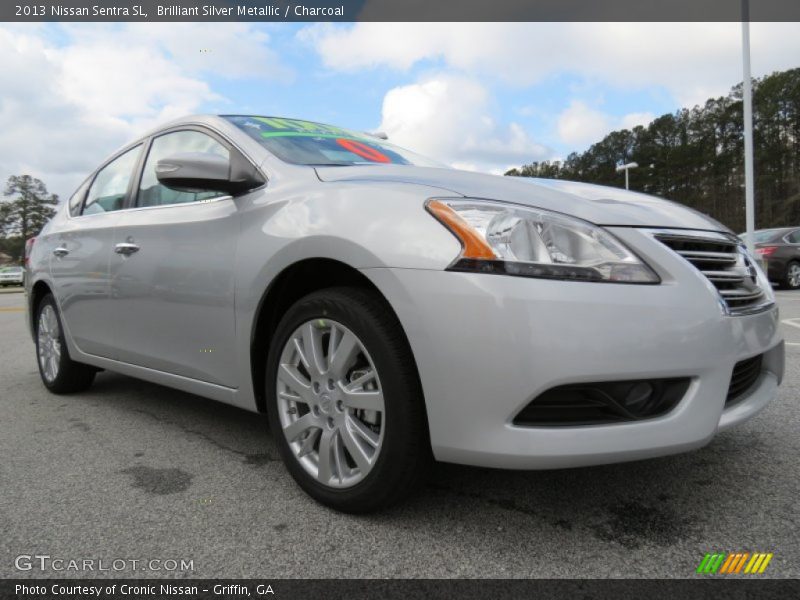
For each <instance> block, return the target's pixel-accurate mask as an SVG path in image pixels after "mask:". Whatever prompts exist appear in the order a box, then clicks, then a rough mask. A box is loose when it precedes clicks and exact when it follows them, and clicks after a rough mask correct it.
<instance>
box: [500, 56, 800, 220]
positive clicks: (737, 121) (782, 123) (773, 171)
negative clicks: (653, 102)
mask: <svg viewBox="0 0 800 600" xmlns="http://www.w3.org/2000/svg"><path fill="white" fill-rule="evenodd" d="M753 124H754V138H753V141H754V148H755V171H756V180H755V192H756V211H757V212H756V226H757V227H760V228H767V227H780V226H790V225H791V226H795V225H800V69H791V70H789V71H783V72H779V73H773V74H771V75H767V76H766V77H763V78H761V79H756V80H754V82H753ZM630 161H635V162H637V163H639V168H638V169H634V170H632V171H631V172H630V187H631V189H632V190H637V191H642V192H646V193H648V194H654V195H656V196H661V197H664V198H669V199H671V200H676V201H678V202H682V203H684V204H686V205H688V206H691V207H692V208H695V209H697V210H699V211H701V212H704V213H707V214H709V215H711V216H713V217H714V218H716V219H717V220H719V221H721V222H722V223H725V224H726V225H728V226H729V227H731V228H732V229H734V230H735V231H741V230H742V229H744V218H745V213H744V164H743V163H744V141H743V128H742V85H741V84H739V85H737V86H735V87H734V88H733V89H731V91H730V93H729V94H728V95H726V96H722V97H720V98H711V99H709V100H708V101H706V103H705V104H704V105H703V106H695V107H694V108H692V109H683V110H680V111H678V112H676V113H672V114H666V115H662V116H660V117H658V118H656V119H655V120H653V121H652V122H651V123H649V124H648V125H647V126H644V127H642V126H639V127H634V128H633V129H632V130H625V129H623V130H621V131H613V132H611V133H609V134H608V135H607V136H606V137H605V138H603V139H602V140H600V141H599V142H597V143H595V144H593V145H592V146H591V147H590V148H589V149H588V150H586V151H585V152H582V153H572V154H570V155H569V156H568V157H567V158H566V160H565V161H564V162H563V163H560V164H559V163H549V162H547V161H545V162H534V163H531V164H529V165H524V166H522V167H519V168H517V169H511V170H510V171H508V173H506V174H507V175H514V176H521V177H549V178H554V179H571V180H574V181H585V182H590V183H599V184H603V185H612V186H618V187H622V186H623V185H624V183H623V182H624V178H623V177H622V176H621V175H620V174H618V173H616V171H615V167H616V165H617V164H619V163H621V162H630Z"/></svg>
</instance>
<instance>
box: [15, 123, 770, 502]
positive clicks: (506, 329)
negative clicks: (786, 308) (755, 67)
mask: <svg viewBox="0 0 800 600" xmlns="http://www.w3.org/2000/svg"><path fill="white" fill-rule="evenodd" d="M26 288H27V291H28V299H29V323H30V326H31V329H32V333H33V337H34V340H35V342H36V354H37V361H38V364H39V370H40V372H41V377H42V381H43V382H44V385H45V386H46V387H47V388H48V389H49V390H51V391H52V392H54V393H69V392H77V391H80V390H83V389H85V388H87V386H89V385H90V384H91V383H92V380H93V378H94V377H95V373H96V372H97V370H98V369H107V370H110V371H117V372H120V373H124V374H127V375H130V376H133V377H138V378H141V379H146V380H149V381H152V382H156V383H159V384H162V385H166V386H170V387H173V388H177V389H180V390H185V391H188V392H191V393H193V394H197V395H199V396H205V397H207V398H212V399H215V400H219V401H222V402H226V403H229V404H232V405H235V406H239V407H242V408H245V409H248V410H251V411H254V412H260V413H266V414H267V415H268V421H269V425H270V428H271V430H272V433H273V436H274V440H275V443H276V445H277V447H278V448H279V450H280V453H281V455H282V457H283V459H284V461H285V462H286V466H287V468H288V470H289V472H290V473H291V474H292V476H293V477H294V478H295V479H296V481H297V483H298V484H299V485H300V486H301V487H302V488H303V489H304V490H305V491H306V492H308V493H309V494H310V495H311V496H313V497H314V498H316V499H317V500H318V501H320V502H323V503H325V504H327V505H329V506H332V507H335V508H337V509H340V510H345V511H351V512H364V511H368V510H374V509H377V508H380V507H383V506H385V505H387V504H389V503H391V502H393V501H396V500H398V499H400V498H401V497H403V496H404V495H405V494H406V493H408V492H409V491H410V490H412V489H413V488H414V485H415V484H416V483H418V482H419V481H420V480H421V479H422V477H423V476H424V474H425V471H426V467H427V466H428V465H429V464H430V463H431V462H432V460H433V459H436V460H440V461H448V462H454V463H462V464H468V465H479V466H484V467H500V468H512V469H549V468H562V467H575V466H581V465H597V464H604V463H611V462H617V461H629V460H638V459H644V458H648V457H654V456H662V455H667V454H673V453H678V452H684V451H687V450H692V449H694V448H699V447H701V446H703V445H704V444H706V443H708V442H709V440H711V438H712V437H713V436H714V434H715V433H717V432H718V431H721V430H724V429H727V428H729V427H731V426H733V425H736V424H737V423H741V422H742V421H744V420H746V419H748V418H750V417H752V416H753V415H755V414H756V413H757V412H759V411H760V410H761V409H763V408H764V406H765V405H766V404H767V403H768V402H769V401H770V400H771V399H772V398H773V397H775V395H776V392H777V388H778V385H779V384H780V381H781V378H782V375H783V368H784V367H783V365H784V350H783V341H782V339H781V334H780V332H779V329H778V310H777V307H776V305H775V299H774V296H773V292H772V289H771V288H770V285H769V282H768V281H767V279H766V278H765V276H764V273H763V272H762V271H761V270H760V269H759V267H758V266H757V264H756V261H755V260H753V258H752V257H751V256H750V255H749V254H748V253H747V251H746V250H745V248H744V247H743V245H742V243H741V241H740V240H738V239H737V238H736V236H734V235H733V234H732V233H731V231H729V230H728V229H727V228H726V227H724V226H722V225H721V224H719V223H717V222H716V221H714V220H712V219H710V218H708V217H706V216H704V215H702V214H700V213H698V212H695V211H693V210H690V209H688V208H685V207H683V206H681V205H679V204H675V203H672V202H669V201H666V200H661V199H658V198H654V197H651V196H646V195H643V194H638V193H631V192H625V191H621V190H618V189H610V188H605V187H599V186H594V185H587V184H579V183H571V182H566V181H549V180H531V179H523V178H512V177H497V176H492V175H484V174H478V173H471V172H464V171H458V170H454V169H450V168H446V167H444V166H443V165H440V164H438V163H435V162H433V161H430V160H427V159H425V158H422V157H420V156H417V155H416V154H413V153H411V152H408V151H406V150H403V149H402V148H398V147H396V146H394V145H392V144H389V143H388V142H386V141H384V140H383V139H381V136H374V135H370V134H365V133H358V132H353V131H349V130H345V129H341V128H338V127H333V126H329V125H322V124H319V123H313V122H308V121H299V120H294V119H283V118H273V117H258V116H240V115H227V116H199V117H187V118H184V119H180V120H178V121H175V122H172V123H170V124H169V125H167V126H165V127H163V128H160V129H158V130H157V131H153V132H151V133H149V134H148V135H146V136H144V137H142V138H141V139H138V140H136V141H135V142H133V143H131V144H129V145H127V146H126V147H124V148H122V149H121V150H119V151H118V152H116V153H115V154H114V155H113V156H111V157H110V158H109V159H108V160H106V161H105V162H104V163H103V164H102V165H100V167H98V168H97V170H96V171H95V172H94V173H92V174H91V175H90V176H89V177H88V178H87V179H86V181H85V182H84V183H83V184H82V185H81V186H80V187H79V188H78V190H77V191H76V192H75V194H74V195H73V196H72V198H71V199H70V200H69V201H68V202H67V203H65V205H64V206H63V207H62V208H61V210H60V211H59V212H58V214H57V215H56V216H55V217H54V218H53V219H52V220H51V221H50V223H49V224H48V225H47V226H46V227H45V229H44V231H42V233H41V234H40V235H39V236H38V237H37V239H36V243H35V244H34V245H33V247H32V250H31V256H30V260H29V273H28V277H27V278H26Z"/></svg>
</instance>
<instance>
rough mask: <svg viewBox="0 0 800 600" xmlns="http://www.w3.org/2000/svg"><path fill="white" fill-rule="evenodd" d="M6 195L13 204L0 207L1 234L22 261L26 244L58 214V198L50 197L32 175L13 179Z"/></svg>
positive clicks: (0, 205) (14, 254)
mask: <svg viewBox="0 0 800 600" xmlns="http://www.w3.org/2000/svg"><path fill="white" fill-rule="evenodd" d="M4 195H5V196H6V197H7V198H10V199H9V200H5V201H3V202H2V203H0V234H2V235H3V237H5V238H7V243H6V244H5V245H6V247H7V248H8V249H9V250H10V251H11V252H10V253H11V255H12V256H13V257H14V258H15V259H16V260H19V259H20V257H21V256H22V254H23V251H24V247H25V241H26V240H27V239H28V238H31V237H33V236H35V235H38V233H39V232H40V231H41V230H42V228H43V227H44V226H45V224H46V223H47V221H48V220H49V219H50V218H51V217H52V216H53V215H54V214H56V211H55V208H53V207H54V206H55V205H56V204H58V196H56V195H55V194H50V193H49V192H48V191H47V186H46V185H45V184H44V183H43V182H42V181H41V180H39V179H36V178H35V177H31V176H30V175H12V176H11V177H9V178H8V181H7V182H6V189H5V192H4Z"/></svg>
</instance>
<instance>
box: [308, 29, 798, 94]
mask: <svg viewBox="0 0 800 600" xmlns="http://www.w3.org/2000/svg"><path fill="white" fill-rule="evenodd" d="M740 27H741V26H740V25H739V24H738V23H364V22H362V23H356V24H354V25H351V26H333V25H325V26H318V25H317V26H310V27H309V28H307V29H305V30H303V32H302V33H301V37H302V38H303V39H305V40H307V41H309V42H310V43H313V44H314V46H315V47H316V49H317V51H318V52H319V54H320V56H321V57H322V60H323V61H324V63H325V65H326V66H327V67H329V68H331V69H336V70H343V71H347V70H355V69H364V68H371V67H382V66H386V67H390V68H393V69H400V70H405V69H408V68H409V67H411V66H412V65H414V64H416V63H418V62H420V61H423V60H434V61H441V62H443V63H444V64H445V65H446V66H447V67H450V68H454V69H458V70H463V71H469V72H471V73H473V74H481V75H485V76H491V77H496V78H499V79H501V80H503V81H505V82H507V83H511V84H515V85H530V84H533V83H537V82H540V81H542V80H543V78H545V77H546V76H548V75H550V74H553V73H563V72H567V73H574V74H578V75H581V76H584V77H587V78H591V79H592V80H597V81H600V82H604V83H607V84H611V85H614V86H620V87H624V88H643V87H649V86H662V87H664V88H666V89H667V90H669V91H670V92H671V93H672V95H673V97H674V98H675V100H676V101H677V102H678V103H679V104H680V105H687V106H688V105H692V104H694V103H697V102H703V101H705V99H706V98H708V97H710V96H716V95H722V94H725V93H726V92H727V91H728V90H729V89H730V87H731V86H732V85H734V84H735V83H736V82H738V81H740V80H741V77H742V71H741V28H740ZM751 27H752V35H751V44H752V59H753V73H754V75H764V74H767V73H769V72H771V71H774V70H781V69H786V68H791V67H796V66H798V56H800V24H798V23H753V24H752V26H751Z"/></svg>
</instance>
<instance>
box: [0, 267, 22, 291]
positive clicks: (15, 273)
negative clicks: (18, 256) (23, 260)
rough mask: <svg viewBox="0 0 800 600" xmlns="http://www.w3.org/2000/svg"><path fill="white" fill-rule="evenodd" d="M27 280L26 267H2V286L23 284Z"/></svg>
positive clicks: (0, 272) (0, 277) (0, 278)
mask: <svg viewBox="0 0 800 600" xmlns="http://www.w3.org/2000/svg"><path fill="white" fill-rule="evenodd" d="M24 282H25V269H23V268H22V267H17V266H14V267H2V268H0V287H6V286H8V285H23V284H24Z"/></svg>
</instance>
